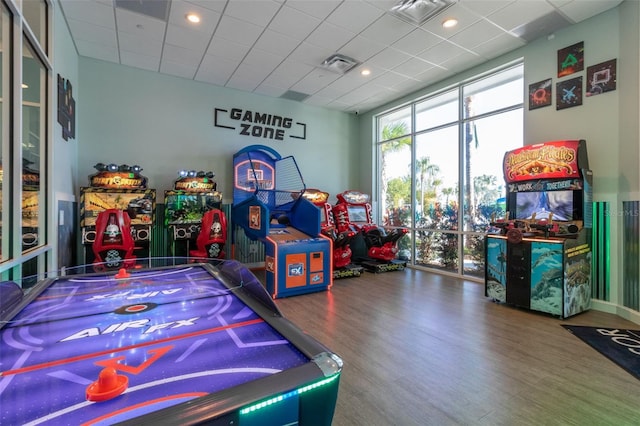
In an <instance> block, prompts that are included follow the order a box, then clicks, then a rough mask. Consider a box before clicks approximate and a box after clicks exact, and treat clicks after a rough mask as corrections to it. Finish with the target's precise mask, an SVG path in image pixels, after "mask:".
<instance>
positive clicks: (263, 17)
mask: <svg viewBox="0 0 640 426" xmlns="http://www.w3.org/2000/svg"><path fill="white" fill-rule="evenodd" d="M280 7H281V4H280V3H276V2H274V1H271V0H242V1H230V2H229V3H228V4H227V8H226V9H225V11H224V13H225V14H228V15H229V16H233V17H234V18H237V19H240V20H242V21H247V22H251V23H252V24H255V25H258V26H260V27H266V26H267V25H268V24H269V22H270V21H271V20H272V19H273V17H274V16H275V15H276V12H278V9H280Z"/></svg>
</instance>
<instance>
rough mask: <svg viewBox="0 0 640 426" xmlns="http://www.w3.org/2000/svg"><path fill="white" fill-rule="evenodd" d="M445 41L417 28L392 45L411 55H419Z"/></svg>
mask: <svg viewBox="0 0 640 426" xmlns="http://www.w3.org/2000/svg"><path fill="white" fill-rule="evenodd" d="M442 40H444V39H443V38H442V37H439V36H437V35H435V34H432V33H430V32H428V31H424V30H423V29H421V28H417V29H415V30H413V31H412V32H410V33H409V34H407V35H406V36H404V37H403V38H401V39H400V40H398V41H396V42H395V43H393V44H392V45H391V47H393V48H394V49H398V50H400V51H402V52H405V53H408V54H409V55H417V54H418V53H420V52H424V51H425V50H427V49H429V48H430V47H433V46H435V45H436V44H438V43H440V42H441V41H442Z"/></svg>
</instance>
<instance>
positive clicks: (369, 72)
mask: <svg viewBox="0 0 640 426" xmlns="http://www.w3.org/2000/svg"><path fill="white" fill-rule="evenodd" d="M369 74H371V70H368V69H366V68H365V69H363V70H362V71H360V75H364V76H367V75H369Z"/></svg>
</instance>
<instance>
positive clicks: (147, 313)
mask: <svg viewBox="0 0 640 426" xmlns="http://www.w3.org/2000/svg"><path fill="white" fill-rule="evenodd" d="M0 291H1V293H0V301H1V303H2V309H0V312H2V316H1V317H0V424H6V425H18V424H20V425H37V424H55V425H59V424H64V425H67V424H69V425H71V424H73V425H105V424H125V425H126V424H130V425H140V424H154V425H162V424H170V425H177V424H180V425H187V424H203V423H206V424H214V425H234V426H237V425H240V426H245V425H260V426H265V425H296V424H300V425H330V424H331V421H332V418H333V413H334V409H335V404H336V400H337V395H338V385H339V381H340V373H341V370H342V360H341V359H340V357H339V356H338V355H336V354H335V353H333V352H331V351H330V350H329V349H327V348H326V347H325V346H323V345H322V344H321V343H319V342H318V341H316V340H315V339H313V338H312V337H311V336H309V335H308V334H306V333H304V332H303V331H301V330H300V329H299V328H297V327H296V326H295V325H294V324H293V323H291V322H290V321H288V320H287V319H286V318H284V317H283V315H282V314H281V313H280V311H279V310H278V308H277V306H276V305H275V304H274V302H273V300H272V298H271V297H270V296H269V294H268V293H267V292H266V291H265V289H264V287H263V286H262V284H261V283H260V282H259V281H258V280H257V278H256V277H255V276H254V275H253V274H252V273H251V272H250V271H249V270H248V269H246V268H245V267H244V266H243V265H242V264H240V263H238V262H235V261H220V262H217V263H215V264H214V263H197V264H183V265H175V266H166V267H157V268H149V269H139V270H129V271H124V270H120V271H117V272H116V271H113V272H109V273H98V274H95V273H91V274H78V275H66V276H61V277H57V278H47V279H43V280H42V281H40V282H38V284H37V285H36V286H35V287H33V288H32V289H31V290H30V291H29V292H26V294H22V293H23V292H22V290H20V288H19V286H18V285H16V284H15V283H13V282H4V283H2V284H1V289H0Z"/></svg>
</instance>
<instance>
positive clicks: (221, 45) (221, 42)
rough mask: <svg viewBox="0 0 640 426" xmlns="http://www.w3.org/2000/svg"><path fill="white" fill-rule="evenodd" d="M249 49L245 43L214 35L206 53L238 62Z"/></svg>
mask: <svg viewBox="0 0 640 426" xmlns="http://www.w3.org/2000/svg"><path fill="white" fill-rule="evenodd" d="M250 49H251V47H250V46H248V45H246V44H240V43H236V42H235V41H230V40H225V39H223V38H220V37H216V36H214V37H213V40H211V44H210V45H209V48H208V49H207V52H206V55H207V56H217V57H220V58H227V59H229V60H233V61H238V62H240V61H241V60H242V58H244V57H245V56H246V55H247V53H248V52H249V50H250Z"/></svg>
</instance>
